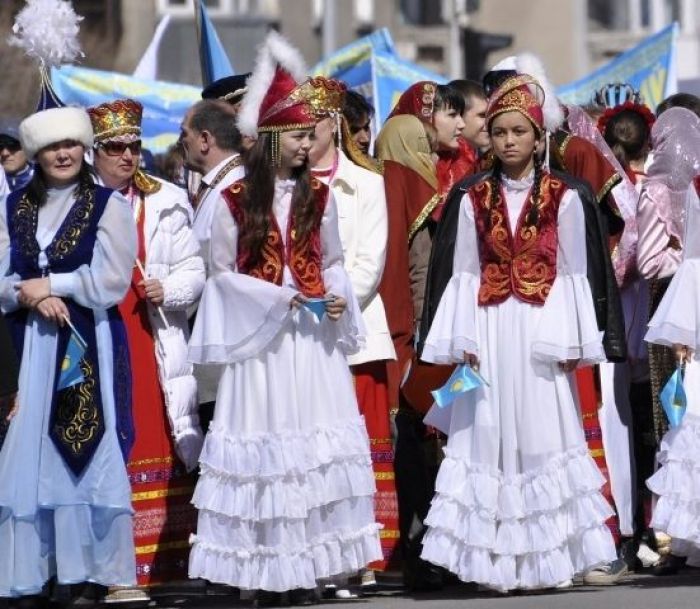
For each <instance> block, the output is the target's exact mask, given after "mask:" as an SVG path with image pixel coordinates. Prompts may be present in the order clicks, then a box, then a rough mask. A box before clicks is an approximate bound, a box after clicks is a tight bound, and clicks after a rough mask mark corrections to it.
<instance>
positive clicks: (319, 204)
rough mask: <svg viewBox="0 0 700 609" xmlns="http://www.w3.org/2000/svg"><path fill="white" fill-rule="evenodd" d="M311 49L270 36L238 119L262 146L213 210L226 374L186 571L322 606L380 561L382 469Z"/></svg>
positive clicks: (217, 319)
mask: <svg viewBox="0 0 700 609" xmlns="http://www.w3.org/2000/svg"><path fill="white" fill-rule="evenodd" d="M305 74H306V71H305V69H304V67H303V60H302V59H301V56H300V54H299V52H298V51H297V50H296V49H294V48H292V47H290V46H289V44H288V43H287V42H286V41H285V40H284V39H283V38H282V37H281V36H280V35H279V34H276V33H275V32H271V33H270V34H269V36H268V38H267V40H266V42H265V45H264V46H263V48H262V49H261V51H260V53H259V56H258V63H257V65H256V68H255V70H254V72H253V75H252V76H251V77H250V79H249V80H248V92H247V93H246V95H245V97H244V98H243V102H242V105H241V110H240V113H239V115H238V125H239V128H240V130H241V133H242V134H243V135H245V136H249V137H251V138H254V139H255V140H256V142H255V144H254V146H253V147H252V148H251V149H250V150H249V151H248V154H247V158H246V176H245V178H243V179H242V180H239V181H237V182H235V183H234V184H232V185H231V186H230V187H229V188H228V189H226V190H224V191H223V193H222V196H223V198H222V199H221V200H220V201H219V202H218V207H217V209H216V211H215V212H214V222H213V229H212V235H211V269H210V270H211V276H210V277H209V279H208V280H207V283H206V286H205V288H204V293H203V296H202V300H201V303H200V305H199V314H198V315H197V321H196V323H195V326H194V330H193V333H192V339H191V341H190V351H189V352H190V358H191V359H193V360H194V361H195V362H196V363H200V364H224V365H225V366H224V371H223V374H222V377H221V382H220V384H219V390H218V394H217V398H216V406H215V408H214V419H213V421H212V423H211V425H210V427H209V431H208V432H207V436H206V439H205V442H204V447H203V449H202V454H201V457H200V466H201V472H202V475H201V476H200V478H199V482H198V483H197V487H196V489H195V494H194V498H193V502H194V504H195V505H196V506H197V508H198V509H199V518H198V522H197V535H196V536H194V537H193V546H192V552H191V554H190V577H202V578H205V579H207V580H209V581H213V582H220V583H225V584H228V585H231V586H236V587H238V588H241V589H253V590H259V591H260V594H259V596H258V606H262V605H279V603H280V602H281V600H282V599H281V598H280V594H281V593H283V592H286V591H289V592H290V595H289V596H290V599H289V600H290V601H291V602H292V604H310V603H312V602H313V600H314V589H315V588H316V585H317V582H318V580H319V579H325V578H330V577H333V576H336V575H343V574H353V573H355V572H357V571H359V570H360V569H362V568H364V567H365V566H367V564H369V563H370V562H373V561H376V560H379V559H381V557H382V552H381V547H380V544H379V536H378V528H379V526H378V525H377V524H376V523H375V519H374V509H373V508H374V505H373V497H374V493H375V484H374V475H373V472H372V463H371V459H370V451H369V441H368V438H367V431H366V429H365V424H364V421H363V419H362V417H361V416H360V413H359V411H358V407H357V401H356V398H355V391H354V389H353V385H352V377H351V375H350V370H349V367H348V364H347V360H346V354H349V353H354V352H357V350H358V348H359V346H360V344H361V339H362V336H361V334H362V332H361V330H362V329H363V323H362V317H361V312H360V308H359V305H358V304H357V300H356V299H355V296H354V294H353V291H352V285H351V283H350V279H349V277H348V275H347V274H346V272H345V270H344V268H343V254H342V246H341V242H340V236H339V234H338V219H337V211H336V206H335V201H334V200H333V197H332V196H331V195H330V193H329V189H328V187H327V186H325V185H324V184H323V183H321V182H320V181H318V180H316V179H314V178H312V177H311V175H310V171H309V162H308V152H309V149H310V148H311V137H312V135H313V130H314V126H315V124H316V118H315V116H314V114H313V109H312V108H311V106H310V104H309V97H310V94H311V86H310V84H309V83H306V84H300V81H301V80H303V79H304V78H305Z"/></svg>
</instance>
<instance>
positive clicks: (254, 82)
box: [237, 30, 308, 138]
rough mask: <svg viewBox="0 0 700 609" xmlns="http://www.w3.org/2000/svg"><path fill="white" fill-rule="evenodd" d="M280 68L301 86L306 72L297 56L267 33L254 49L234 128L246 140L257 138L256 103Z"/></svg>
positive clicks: (274, 34) (284, 42) (284, 41)
mask: <svg viewBox="0 0 700 609" xmlns="http://www.w3.org/2000/svg"><path fill="white" fill-rule="evenodd" d="M278 65H279V66H281V67H282V68H284V69H285V70H287V72H289V73H290V74H291V75H292V78H294V80H296V81H297V83H301V82H303V81H304V80H306V77H307V76H308V70H307V68H306V63H305V62H304V58H303V57H302V56H301V53H300V52H299V51H298V50H297V49H295V48H294V47H293V46H292V45H291V44H290V43H289V41H288V40H287V39H286V38H284V36H282V35H281V34H278V33H277V32H275V31H274V30H273V31H271V32H270V33H269V34H268V35H267V38H265V41H264V42H263V44H262V46H261V47H260V49H259V50H258V57H257V59H256V60H255V68H254V69H253V73H252V74H251V76H250V78H248V81H247V82H246V86H247V87H248V91H247V93H246V94H245V96H244V97H243V101H242V102H241V107H240V110H239V111H238V121H237V123H238V129H239V131H240V132H241V133H242V134H243V135H247V136H248V137H252V138H257V137H258V119H259V118H260V104H262V101H263V99H264V98H265V94H266V93H267V91H268V89H269V88H270V84H272V80H273V78H274V76H275V71H276V69H277V66H278Z"/></svg>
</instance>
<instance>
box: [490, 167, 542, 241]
mask: <svg viewBox="0 0 700 609" xmlns="http://www.w3.org/2000/svg"><path fill="white" fill-rule="evenodd" d="M534 161H535V176H534V180H533V184H532V197H533V205H532V207H531V208H530V211H529V212H528V214H527V217H526V218H525V222H526V224H527V225H528V226H537V222H539V219H540V203H541V200H542V193H541V190H542V178H543V176H544V174H545V171H544V163H543V161H542V159H541V158H540V157H539V155H537V154H536V153H535V154H534ZM501 173H502V164H501V160H500V159H499V158H498V157H496V158H495V159H494V162H493V169H492V170H491V175H490V176H489V183H490V185H491V200H490V201H489V212H491V210H493V209H494V208H495V207H496V204H497V203H498V197H499V196H500V194H501ZM489 227H491V228H493V216H492V214H491V213H489Z"/></svg>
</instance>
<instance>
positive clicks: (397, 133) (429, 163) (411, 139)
mask: <svg viewBox="0 0 700 609" xmlns="http://www.w3.org/2000/svg"><path fill="white" fill-rule="evenodd" d="M376 149H377V156H378V158H379V160H380V161H394V162H396V163H398V164H399V165H403V166H404V167H406V168H408V169H412V170H413V171H415V172H416V173H417V174H418V175H420V176H421V177H422V178H423V179H424V180H425V181H426V182H427V183H428V184H429V185H430V186H431V187H432V188H434V189H435V190H437V188H438V180H437V175H436V173H435V165H434V164H433V160H432V156H431V155H432V151H431V148H430V140H429V138H428V134H427V132H426V130H425V127H424V126H423V123H422V121H421V120H420V119H418V118H417V117H416V116H413V115H411V114H401V115H398V116H394V117H392V118H390V119H389V120H387V121H386V122H385V123H384V126H383V127H382V130H381V131H380V132H379V136H378V137H377V143H376Z"/></svg>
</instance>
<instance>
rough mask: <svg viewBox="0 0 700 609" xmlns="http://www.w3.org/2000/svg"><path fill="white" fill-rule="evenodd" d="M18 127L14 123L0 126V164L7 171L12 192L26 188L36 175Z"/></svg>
mask: <svg viewBox="0 0 700 609" xmlns="http://www.w3.org/2000/svg"><path fill="white" fill-rule="evenodd" d="M17 127H18V125H17V124H15V123H14V122H7V123H2V124H0V164H1V165H2V168H3V169H4V170H5V175H6V176H7V184H8V186H9V187H10V191H15V190H19V189H20V188H24V187H25V186H26V185H27V184H28V183H29V180H31V179H32V176H33V175H34V167H33V166H32V164H31V163H30V162H29V159H27V155H26V154H25V153H24V150H22V144H20V142H19V132H18V129H17Z"/></svg>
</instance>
